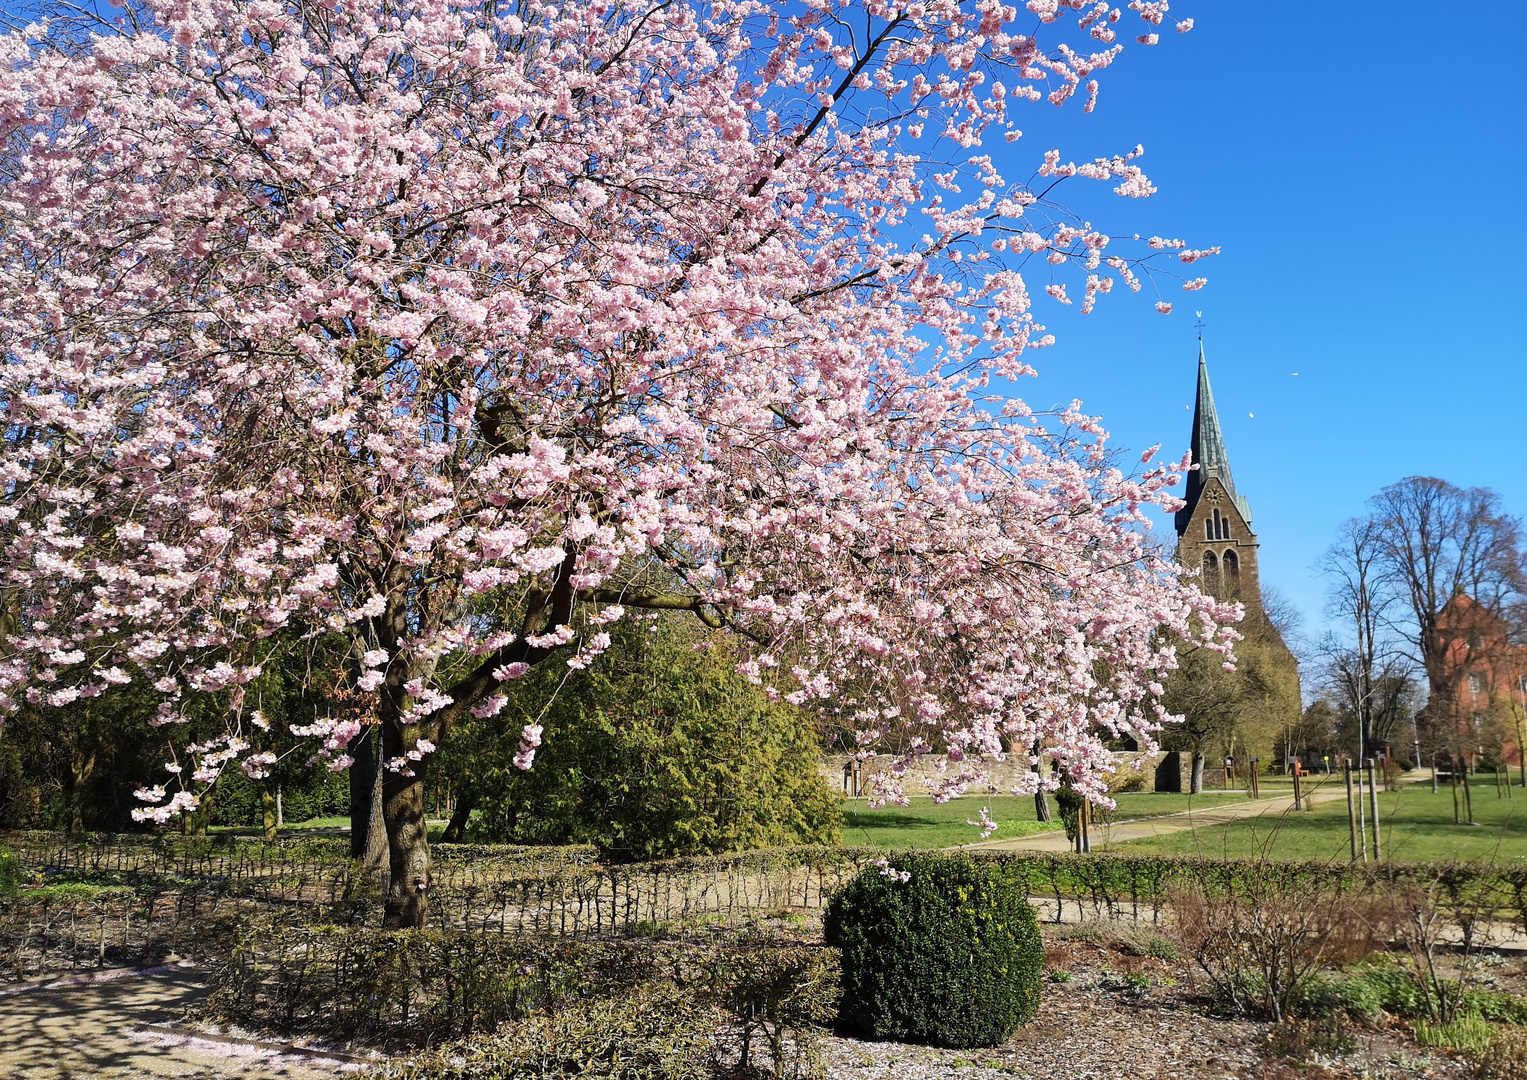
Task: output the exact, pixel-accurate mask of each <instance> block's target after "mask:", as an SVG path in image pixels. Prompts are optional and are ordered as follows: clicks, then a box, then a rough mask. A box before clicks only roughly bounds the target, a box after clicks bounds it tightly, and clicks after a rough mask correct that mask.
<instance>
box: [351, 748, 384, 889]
mask: <svg viewBox="0 0 1527 1080" xmlns="http://www.w3.org/2000/svg"><path fill="white" fill-rule="evenodd" d="M380 741H381V740H380V739H378V738H377V727H376V725H375V724H370V725H367V726H366V727H363V728H361V733H360V734H359V735H357V736H356V737H355V741H354V743H352V744H351V746H352V749H351V763H350V857H351V858H352V859H360V860H361V864H362V867H363V869H364V870H365V871H366V875H367V877H368V879H369V880H370V881H371V882H372V884H373V886H374V887H376V888H380V887H381V883H382V878H383V876H384V874H385V873H386V869H387V827H386V825H385V823H384V822H383V821H382V785H381V784H380V783H378V782H377V743H379V742H380Z"/></svg>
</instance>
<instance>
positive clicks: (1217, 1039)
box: [825, 929, 1516, 1080]
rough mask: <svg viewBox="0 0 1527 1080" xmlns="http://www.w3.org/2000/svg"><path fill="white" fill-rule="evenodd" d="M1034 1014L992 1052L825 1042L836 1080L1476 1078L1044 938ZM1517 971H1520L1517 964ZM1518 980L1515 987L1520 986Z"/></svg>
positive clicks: (1099, 947) (1071, 942)
mask: <svg viewBox="0 0 1527 1080" xmlns="http://www.w3.org/2000/svg"><path fill="white" fill-rule="evenodd" d="M1046 944H1047V952H1046V968H1047V970H1048V972H1049V973H1050V975H1049V978H1048V979H1047V981H1046V984H1045V996H1044V1001H1043V1004H1041V1006H1040V1009H1039V1015H1038V1016H1037V1017H1036V1018H1035V1019H1034V1020H1033V1021H1032V1022H1030V1023H1029V1024H1028V1025H1027V1026H1026V1027H1025V1028H1024V1029H1023V1030H1022V1031H1020V1032H1019V1033H1018V1034H1017V1035H1015V1036H1014V1037H1013V1038H1012V1039H1011V1040H1009V1041H1008V1042H1007V1044H1006V1045H1004V1046H1001V1047H997V1048H995V1049H992V1050H935V1049H930V1048H928V1047H924V1046H908V1045H903V1044H900V1043H874V1042H862V1041H859V1040H856V1039H847V1038H837V1037H835V1038H830V1039H828V1040H826V1046H825V1053H826V1058H827V1069H826V1072H827V1075H828V1076H829V1077H831V1078H832V1080H954V1078H960V1080H975V1078H980V1077H993V1078H996V1077H1003V1076H1012V1077H1023V1078H1030V1077H1032V1078H1034V1080H1155V1078H1158V1077H1159V1078H1162V1080H1166V1078H1172V1080H1230V1078H1235V1080H1295V1078H1308V1080H1349V1078H1350V1080H1390V1078H1393V1080H1402V1078H1403V1080H1411V1078H1422V1077H1437V1078H1442V1077H1458V1078H1463V1077H1471V1076H1473V1069H1472V1067H1471V1066H1470V1065H1469V1064H1468V1063H1467V1062H1466V1061H1464V1060H1462V1059H1461V1058H1459V1057H1455V1056H1454V1055H1452V1054H1450V1053H1448V1052H1446V1051H1441V1050H1437V1049H1435V1048H1433V1047H1424V1046H1421V1045H1419V1044H1417V1043H1416V1042H1415V1040H1414V1039H1413V1038H1411V1037H1410V1030H1409V1026H1408V1025H1405V1024H1402V1023H1398V1022H1397V1023H1395V1024H1393V1025H1389V1026H1382V1027H1379V1028H1368V1027H1362V1026H1356V1025H1351V1024H1343V1025H1342V1026H1341V1027H1339V1028H1338V1029H1337V1031H1336V1033H1334V1034H1333V1032H1332V1031H1331V1030H1330V1029H1329V1027H1328V1026H1327V1025H1323V1024H1319V1023H1309V1024H1290V1025H1284V1026H1283V1027H1279V1026H1278V1025H1275V1024H1271V1023H1265V1022H1258V1021H1250V1020H1242V1019H1235V1018H1230V1017H1225V1016H1222V1015H1217V1014H1216V1012H1215V1010H1214V1009H1213V1008H1212V1006H1211V1004H1210V1003H1208V1002H1206V1001H1205V1000H1204V999H1203V997H1202V996H1201V994H1200V991H1199V988H1198V987H1197V986H1196V985H1195V980H1194V979H1193V975H1192V972H1191V971H1189V970H1188V969H1187V966H1186V963H1185V962H1184V961H1180V960H1164V959H1160V958H1157V957H1153V956H1139V955H1132V952H1133V951H1135V950H1134V949H1133V948H1132V947H1130V946H1129V945H1127V944H1123V945H1122V947H1121V943H1120V942H1117V941H1109V940H1108V939H1107V935H1106V934H1100V935H1099V940H1093V941H1088V940H1079V939H1078V938H1077V936H1076V931H1075V930H1074V929H1072V930H1069V931H1068V930H1062V931H1060V932H1058V933H1053V934H1052V933H1051V932H1049V931H1047V942H1046ZM1514 964H1515V962H1513V965H1514ZM1512 981H1516V979H1513V980H1512Z"/></svg>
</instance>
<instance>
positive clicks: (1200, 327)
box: [1193, 311, 1204, 341]
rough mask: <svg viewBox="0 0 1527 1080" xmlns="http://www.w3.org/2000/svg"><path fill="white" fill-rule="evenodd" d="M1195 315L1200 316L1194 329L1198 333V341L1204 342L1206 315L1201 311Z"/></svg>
mask: <svg viewBox="0 0 1527 1080" xmlns="http://www.w3.org/2000/svg"><path fill="white" fill-rule="evenodd" d="M1195 314H1196V315H1197V316H1198V321H1197V322H1196V323H1194V324H1193V328H1194V329H1195V330H1197V331H1198V340H1199V341H1202V340H1203V339H1204V313H1203V312H1202V311H1199V312H1195Z"/></svg>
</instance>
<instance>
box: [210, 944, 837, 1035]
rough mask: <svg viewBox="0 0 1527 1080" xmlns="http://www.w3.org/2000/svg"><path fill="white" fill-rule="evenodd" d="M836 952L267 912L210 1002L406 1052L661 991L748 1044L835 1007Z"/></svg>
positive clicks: (226, 967)
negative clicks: (730, 1024)
mask: <svg viewBox="0 0 1527 1080" xmlns="http://www.w3.org/2000/svg"><path fill="white" fill-rule="evenodd" d="M837 982H838V965H837V954H836V952H835V951H834V950H831V949H824V948H822V947H820V946H815V945H812V946H801V945H781V944H772V943H767V942H757V941H736V942H731V943H724V944H695V943H686V942H661V941H659V942H654V941H630V940H627V941H602V942H577V941H569V940H557V939H546V938H541V937H537V936H535V935H500V934H473V933H466V932H461V931H439V930H424V931H379V930H375V929H370V928H364V927H340V926H311V927H310V926H297V925H291V924H290V923H289V922H284V921H279V920H257V921H255V922H253V923H251V924H248V925H245V926H243V927H241V928H239V929H238V931H236V932H235V933H234V934H233V935H232V936H231V940H230V941H229V942H228V946H227V953H226V959H225V961H224V962H223V963H222V965H221V966H220V968H219V970H218V975H217V980H216V984H215V986H214V989H213V992H212V994H211V995H210V997H209V998H208V1000H207V1003H206V1006H205V1009H206V1011H207V1013H208V1014H209V1015H210V1016H212V1017H215V1018H221V1019H230V1020H238V1021H239V1022H240V1023H244V1024H252V1025H254V1026H256V1027H260V1028H263V1029H266V1030H274V1031H279V1032H282V1033H283V1034H287V1035H294V1034H322V1035H324V1036H327V1037H343V1038H347V1039H353V1040H357V1041H360V1042H364V1043H372V1044H377V1045H394V1046H420V1045H434V1044H437V1043H439V1042H440V1041H441V1040H445V1039H451V1038H460V1037H464V1036H468V1035H474V1036H475V1033H484V1032H493V1031H495V1030H498V1029H500V1028H501V1027H502V1026H503V1025H505V1024H508V1023H510V1022H512V1021H520V1020H524V1019H525V1018H527V1017H530V1016H533V1015H536V1014H541V1013H544V1014H559V1013H561V1012H564V1011H566V1010H567V1009H569V1008H573V1007H575V1006H579V1007H581V1006H583V1005H586V1004H587V1003H589V1002H595V1001H604V1000H609V999H616V998H625V997H629V996H630V995H631V994H633V993H635V992H636V991H637V990H638V989H639V988H641V987H644V986H651V985H661V986H667V987H673V988H676V989H678V990H682V991H684V992H686V993H691V994H695V995H698V996H699V997H700V998H701V999H703V1000H704V1001H705V1002H706V1003H707V1005H706V1007H707V1008H715V1009H718V1010H721V1012H722V1013H724V1014H727V1015H730V1016H733V1017H734V1018H736V1022H737V1023H738V1024H739V1025H740V1029H739V1030H740V1035H739V1038H740V1040H741V1041H740V1043H739V1047H740V1052H741V1054H742V1056H743V1057H744V1058H746V1057H747V1056H748V1055H749V1054H750V1053H751V1052H752V1051H753V1050H754V1048H755V1047H763V1048H764V1051H765V1052H767V1053H768V1054H769V1056H771V1057H774V1056H778V1054H779V1053H781V1052H782V1051H783V1043H781V1041H780V1035H779V1029H780V1028H781V1025H783V1028H784V1029H793V1028H798V1027H801V1026H802V1025H807V1026H809V1025H810V1024H813V1023H814V1024H820V1023H823V1022H826V1020H828V1019H830V1014H831V1010H833V1009H835V1007H836V1000H837Z"/></svg>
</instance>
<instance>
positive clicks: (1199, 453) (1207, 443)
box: [1188, 338, 1235, 505]
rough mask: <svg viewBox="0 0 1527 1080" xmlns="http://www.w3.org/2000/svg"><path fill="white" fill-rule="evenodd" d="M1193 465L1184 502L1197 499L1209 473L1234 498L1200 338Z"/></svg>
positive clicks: (1223, 437)
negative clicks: (1194, 466)
mask: <svg viewBox="0 0 1527 1080" xmlns="http://www.w3.org/2000/svg"><path fill="white" fill-rule="evenodd" d="M1193 464H1195V465H1197V466H1198V468H1197V469H1196V470H1194V471H1193V472H1191V473H1189V474H1188V504H1189V505H1192V504H1193V503H1195V502H1197V501H1198V494H1199V492H1201V491H1203V489H1204V484H1206V483H1207V482H1208V480H1209V477H1211V476H1217V477H1219V482H1220V483H1222V484H1224V485H1225V490H1226V491H1228V492H1229V493H1230V497H1231V498H1232V499H1233V498H1235V481H1233V480H1232V479H1231V478H1230V455H1229V454H1227V453H1225V436H1224V434H1223V433H1222V432H1221V431H1220V428H1219V413H1217V412H1215V410H1214V391H1213V390H1212V389H1210V387H1209V362H1208V361H1207V360H1206V359H1204V339H1203V338H1199V339H1198V398H1197V400H1196V401H1194V403H1193Z"/></svg>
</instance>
